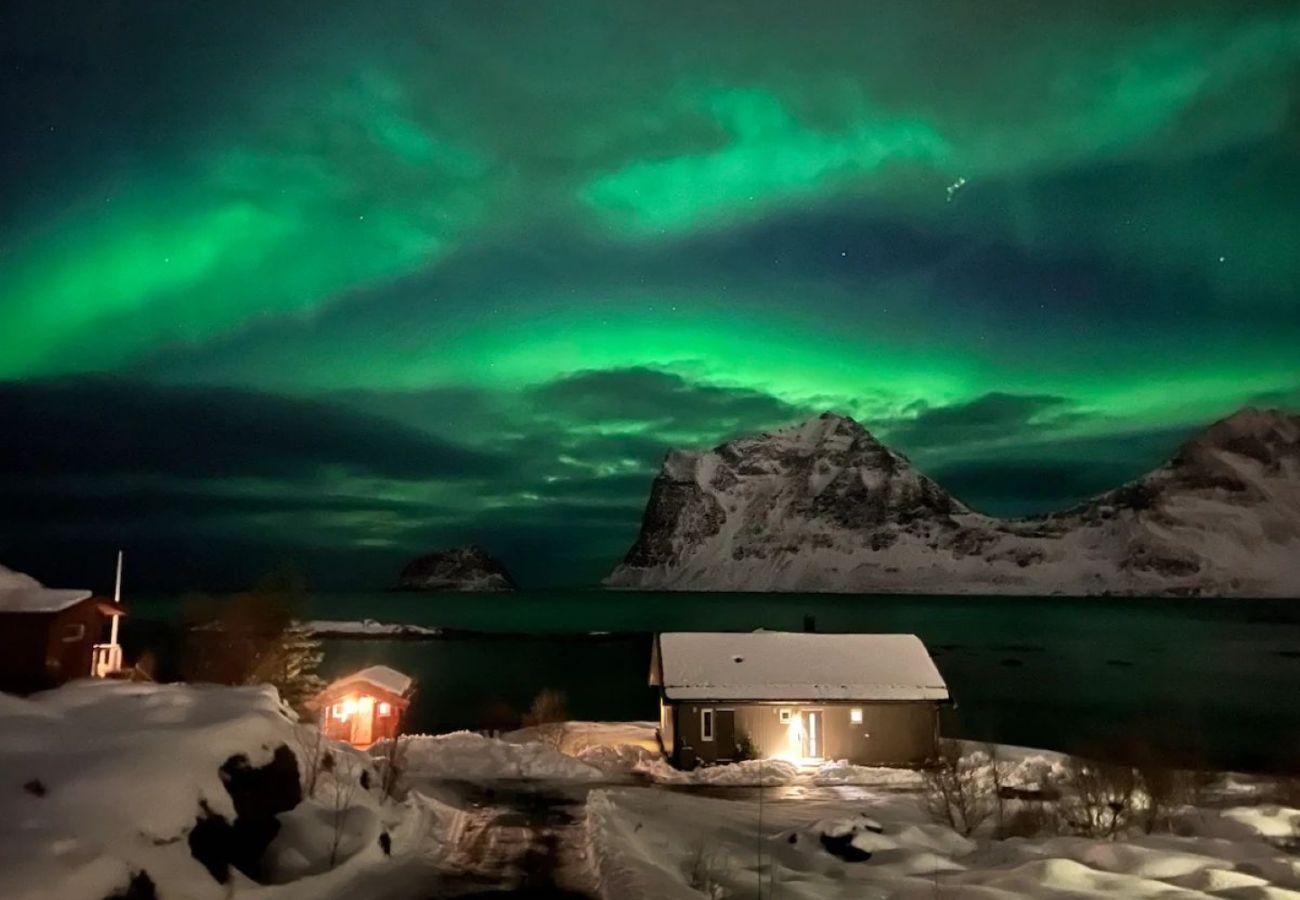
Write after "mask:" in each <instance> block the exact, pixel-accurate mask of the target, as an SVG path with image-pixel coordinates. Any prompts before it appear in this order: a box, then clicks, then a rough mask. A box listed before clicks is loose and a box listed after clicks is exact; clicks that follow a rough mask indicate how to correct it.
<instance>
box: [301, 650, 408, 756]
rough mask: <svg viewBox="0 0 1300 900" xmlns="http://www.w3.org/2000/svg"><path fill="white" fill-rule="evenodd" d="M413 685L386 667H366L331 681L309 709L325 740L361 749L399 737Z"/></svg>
mask: <svg viewBox="0 0 1300 900" xmlns="http://www.w3.org/2000/svg"><path fill="white" fill-rule="evenodd" d="M414 689H415V682H414V681H413V680H412V679H411V677H410V676H409V675H403V674H402V673H401V672H399V671H397V670H396V669H390V668H389V667H388V666H369V667H367V668H365V669H362V670H361V671H360V672H354V673H352V674H351V675H347V676H345V677H343V678H340V679H338V680H337V681H334V682H332V683H331V684H330V685H329V686H328V687H327V688H325V690H323V691H321V692H320V694H318V695H317V696H316V699H315V700H313V701H312V702H311V704H310V705H311V706H312V707H313V708H314V709H316V710H318V712H319V716H320V729H321V731H322V732H323V733H324V734H325V736H326V737H328V738H330V739H332V740H336V741H344V742H346V743H349V744H351V745H352V746H354V747H358V748H361V749H365V748H366V747H369V746H370V745H371V744H373V743H375V742H376V741H382V740H384V739H386V738H389V739H391V738H395V737H397V736H398V735H399V734H401V726H402V716H403V715H405V713H406V708H407V707H408V706H410V705H411V695H412V694H413V693H414Z"/></svg>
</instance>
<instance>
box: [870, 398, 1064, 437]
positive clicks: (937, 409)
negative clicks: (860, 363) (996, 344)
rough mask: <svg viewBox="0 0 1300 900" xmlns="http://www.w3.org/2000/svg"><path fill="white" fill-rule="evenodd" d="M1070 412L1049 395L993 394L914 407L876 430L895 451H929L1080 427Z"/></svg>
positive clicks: (1061, 400) (1060, 401)
mask: <svg viewBox="0 0 1300 900" xmlns="http://www.w3.org/2000/svg"><path fill="white" fill-rule="evenodd" d="M1073 407H1074V404H1073V402H1072V401H1071V400H1070V399H1069V398H1067V397H1060V396H1056V395H1053V394H1009V393H1002V392H999V391H995V392H992V393H988V394H984V395H983V396H981V397H976V398H975V399H974V400H970V401H968V402H965V403H955V404H952V405H949V406H927V405H925V404H914V406H913V409H915V414H914V415H913V416H911V417H910V418H905V419H902V420H899V421H895V422H884V423H880V429H881V431H882V432H883V433H884V434H885V435H886V436H887V438H888V439H889V440H890V441H892V442H894V443H896V444H898V446H899V447H900V449H903V450H905V451H908V452H911V451H914V450H929V449H933V448H937V447H953V446H960V445H963V444H972V443H983V442H987V441H998V440H1007V439H1015V438H1020V439H1024V438H1027V437H1031V436H1032V434H1031V433H1036V432H1042V431H1044V430H1048V429H1051V428H1059V427H1061V426H1063V425H1066V424H1071V423H1074V422H1077V421H1079V419H1080V418H1083V417H1084V415H1083V414H1081V413H1078V412H1077V411H1075V410H1074V409H1073Z"/></svg>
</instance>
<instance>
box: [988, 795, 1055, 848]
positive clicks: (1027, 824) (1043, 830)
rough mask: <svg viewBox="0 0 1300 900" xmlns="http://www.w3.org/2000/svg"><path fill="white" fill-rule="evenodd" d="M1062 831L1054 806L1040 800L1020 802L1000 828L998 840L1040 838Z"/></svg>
mask: <svg viewBox="0 0 1300 900" xmlns="http://www.w3.org/2000/svg"><path fill="white" fill-rule="evenodd" d="M1060 830H1061V819H1060V816H1059V815H1058V814H1057V811H1056V806H1055V805H1054V804H1049V803H1047V802H1046V801H1043V800H1038V799H1034V800H1020V801H1018V802H1017V805H1016V807H1015V809H1014V810H1013V811H1011V812H1010V813H1008V814H1007V815H1006V817H1005V818H1004V819H1003V821H1002V824H1001V825H1000V826H999V827H998V838H999V839H1005V838H1012V837H1024V838H1028V837H1038V836H1039V835H1043V834H1056V833H1058V832H1059V831H1060Z"/></svg>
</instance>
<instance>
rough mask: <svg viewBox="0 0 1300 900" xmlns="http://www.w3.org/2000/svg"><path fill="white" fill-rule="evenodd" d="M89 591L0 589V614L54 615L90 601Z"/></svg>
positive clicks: (37, 588) (34, 588) (31, 588)
mask: <svg viewBox="0 0 1300 900" xmlns="http://www.w3.org/2000/svg"><path fill="white" fill-rule="evenodd" d="M90 595H91V592H90V591H81V590H60V589H56V588H47V587H39V586H37V587H19V588H8V589H6V588H0V613H33V614H41V613H56V612H63V610H65V609H67V608H68V607H70V606H75V605H76V604H78V603H80V602H81V601H82V600H88V599H90Z"/></svg>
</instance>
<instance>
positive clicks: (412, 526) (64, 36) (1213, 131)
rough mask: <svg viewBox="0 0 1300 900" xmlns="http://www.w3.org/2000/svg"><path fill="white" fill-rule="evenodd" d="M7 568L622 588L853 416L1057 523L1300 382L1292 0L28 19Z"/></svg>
mask: <svg viewBox="0 0 1300 900" xmlns="http://www.w3.org/2000/svg"><path fill="white" fill-rule="evenodd" d="M0 71H3V78H0V159H2V160H3V165H4V172H5V177H4V179H3V183H2V184H0V415H2V416H3V419H4V425H3V428H4V433H3V439H2V440H0V506H2V507H3V508H2V509H0V562H3V563H5V564H7V565H10V566H13V567H17V568H20V569H24V570H27V571H31V572H32V573H33V574H35V575H36V576H37V577H40V578H42V579H43V580H46V581H52V582H56V583H68V582H72V581H75V582H79V583H80V582H86V583H87V584H95V585H98V584H99V582H102V581H104V578H105V575H106V574H107V573H108V572H109V571H110V567H111V556H112V552H113V550H114V549H115V548H116V547H117V546H119V545H122V546H125V547H126V548H127V550H128V555H129V556H130V557H131V558H132V559H133V560H134V561H135V563H134V564H135V566H136V572H137V573H138V576H137V577H138V578H139V579H140V581H139V582H138V583H140V584H141V585H142V586H145V587H149V586H155V587H158V588H167V589H171V588H183V587H213V588H215V587H225V586H237V585H239V584H242V583H245V582H246V581H248V580H249V579H251V578H252V577H254V576H256V575H257V574H259V573H260V572H261V571H263V570H265V569H266V568H267V567H268V566H269V565H271V564H273V563H274V562H276V561H279V560H285V559H287V560H293V561H295V562H297V563H298V564H299V565H300V566H302V567H303V568H305V569H306V571H307V573H308V575H309V577H310V578H311V579H312V581H313V582H314V583H315V584H317V585H320V586H325V587H349V588H355V587H366V586H382V585H384V584H386V583H388V581H389V580H390V579H391V577H392V576H393V574H394V573H395V572H396V571H397V569H398V568H399V567H400V564H401V563H402V562H403V561H404V560H405V559H406V558H407V557H409V556H411V555H413V554H415V553H416V552H419V551H423V550H426V549H430V548H433V547H437V546H443V545H448V544H451V543H461V542H464V541H467V540H476V541H479V542H481V543H483V544H484V545H485V546H487V547H488V548H489V549H491V550H492V551H493V552H495V553H496V554H497V555H498V556H500V557H502V558H503V559H504V561H505V562H506V563H507V565H509V566H510V567H511V568H512V569H514V570H515V571H516V574H517V577H518V578H519V580H520V581H522V582H524V583H525V584H531V585H555V584H560V585H568V584H582V583H591V582H593V581H594V580H595V579H597V578H598V577H600V576H601V575H602V574H604V572H605V571H607V570H608V568H609V567H610V566H611V565H612V564H613V562H614V561H615V560H616V558H617V557H618V556H619V555H620V553H621V552H622V551H623V550H624V549H625V548H626V546H627V545H628V544H629V543H630V541H631V539H632V538H633V536H634V534H635V531H636V527H637V524H638V521H639V516H640V510H641V506H642V504H643V502H644V499H645V496H646V494H647V491H648V488H649V482H650V479H651V478H652V477H653V473H654V472H655V471H656V470H657V467H658V464H659V462H660V459H661V458H662V455H663V453H664V452H665V450H666V449H667V448H669V447H672V446H696V445H713V444H716V443H718V442H720V441H721V440H723V439H725V438H728V437H731V436H734V435H736V434H739V433H744V432H747V431H752V430H756V429H761V428H766V427H771V426H775V425H779V424H783V423H786V422H788V421H792V420H794V419H797V418H799V417H801V416H804V415H808V414H813V413H816V412H819V411H821V410H823V409H828V408H830V409H836V410H839V411H842V412H847V413H849V414H852V415H855V416H856V417H858V418H859V419H861V420H862V421H863V422H864V423H865V424H867V426H868V427H869V428H871V429H872V430H873V431H874V432H875V433H877V434H878V435H879V436H880V437H882V438H883V439H884V440H886V441H887V442H889V443H891V444H892V445H894V446H896V447H897V448H898V449H900V450H902V451H904V452H906V453H907V454H909V456H911V457H912V459H913V460H914V461H915V462H917V463H918V464H919V465H920V466H921V467H922V468H923V469H925V470H926V471H928V472H929V473H931V474H932V475H934V476H935V477H937V478H938V479H939V480H940V481H941V482H942V483H944V484H945V486H947V487H949V488H950V489H951V490H953V491H954V492H955V493H957V494H958V495H959V496H961V497H963V499H966V500H967V501H968V502H970V503H972V504H973V505H975V506H976V507H979V508H982V509H985V510H987V511H990V512H994V513H999V514H1015V513H1024V512H1034V511H1041V510H1045V509H1050V508H1054V507H1058V506H1063V505H1067V504H1069V503H1071V502H1074V501H1077V500H1079V499H1081V498H1083V497H1085V496H1087V495H1089V494H1091V493H1094V492H1096V491H1099V490H1103V489H1105V488H1108V487H1111V486H1114V485H1115V484H1117V483H1120V482H1122V481H1123V480H1125V479H1127V478H1130V477H1133V476H1134V475H1137V474H1139V473H1140V472H1142V471H1144V470H1145V469H1147V468H1149V467H1150V466H1152V465H1154V464H1155V463H1157V462H1159V461H1160V459H1161V458H1162V457H1163V456H1164V455H1166V454H1167V453H1168V452H1169V451H1170V450H1172V449H1173V448H1174V447H1175V446H1176V445H1177V443H1178V442H1179V441H1180V440H1181V439H1182V438H1183V437H1185V436H1186V435H1187V433H1188V432H1189V431H1190V430H1192V429H1194V428H1196V427H1198V426H1200V425H1203V424H1205V423H1207V422H1208V421H1210V420H1211V419H1213V418H1215V417H1218V416H1221V415H1224V414H1227V413H1229V412H1231V411H1233V410H1234V409H1235V408H1237V407H1239V406H1241V405H1244V404H1247V403H1253V404H1260V405H1274V406H1289V407H1294V406H1296V405H1297V404H1300V363H1298V362H1297V359H1298V358H1300V352H1298V348H1300V296H1297V285H1300V252H1297V249H1296V248H1297V246H1300V3H1296V2H1285V3H1283V2H1277V3H1266V2H1255V3H1250V4H1243V3H1239V2H1232V0H1225V2H1196V0H1180V2H1147V3H1132V2H1128V0H1125V2H1091V3H1070V4H1064V3H1061V4H1058V3H1051V4H1046V3H1030V2H1018V0H1017V2H1010V0H994V2H975V0H969V2H952V3H918V2H890V3H842V4H840V3H829V2H828V3H818V4H811V5H808V4H789V3H770V2H751V3H738V4H736V3H709V4H684V3H681V4H679V3H663V2H654V3H650V2H646V3H639V2H638V3H631V2H621V3H595V2H575V3H563V4H561V3H528V4H525V3H497V2H475V3H470V2H454V3H400V4H399V3H389V2H382V0H379V2H369V3H366V4H353V3H325V2H322V3H310V4H307V3H299V2H292V3H290V2H257V3H252V2H222V3H187V4H170V3H157V2H145V0H123V2H89V0H87V2H61V0H55V2H43V0H17V2H10V3H8V4H6V5H5V6H4V8H3V9H0Z"/></svg>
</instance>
